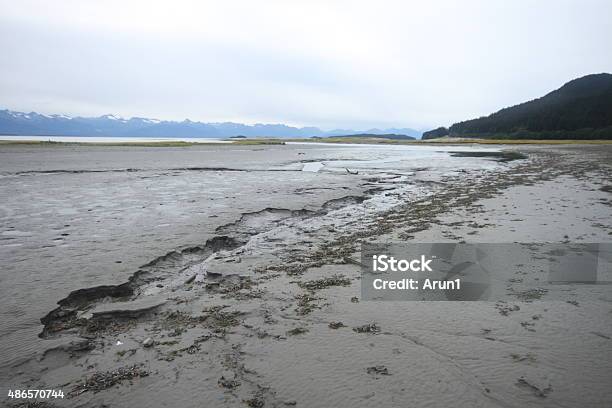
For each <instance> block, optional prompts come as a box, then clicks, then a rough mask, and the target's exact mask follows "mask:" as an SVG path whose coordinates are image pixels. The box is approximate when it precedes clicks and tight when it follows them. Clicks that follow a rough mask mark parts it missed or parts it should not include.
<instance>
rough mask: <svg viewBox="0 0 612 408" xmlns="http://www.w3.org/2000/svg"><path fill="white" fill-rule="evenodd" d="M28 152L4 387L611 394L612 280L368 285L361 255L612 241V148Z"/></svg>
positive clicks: (10, 223)
mask: <svg viewBox="0 0 612 408" xmlns="http://www.w3.org/2000/svg"><path fill="white" fill-rule="evenodd" d="M10 149H11V150H10V152H12V153H13V154H9V153H8V149H3V150H2V151H1V152H0V154H2V157H3V160H2V161H0V163H2V164H1V167H0V171H1V172H2V178H1V179H0V183H1V184H0V186H1V188H2V190H0V191H1V192H2V195H3V201H2V202H3V207H2V210H1V211H2V234H3V235H2V237H3V241H2V244H3V246H2V249H1V251H2V252H0V254H1V256H2V260H3V265H4V264H6V265H8V268H3V271H2V274H3V275H2V279H3V285H2V290H3V291H5V292H4V293H2V295H3V296H2V299H3V300H2V302H3V304H2V305H3V308H2V309H3V312H2V313H3V319H7V320H5V321H6V322H7V324H5V325H4V326H3V327H2V330H3V331H2V337H1V340H0V341H1V345H2V348H3V355H2V361H3V365H2V368H1V374H2V383H3V384H6V386H5V388H7V389H9V388H11V389H15V388H30V389H33V388H51V389H62V390H63V391H64V393H65V394H66V398H64V399H62V400H52V401H49V402H50V403H51V404H53V405H50V406H67V407H76V406H93V407H95V406H111V407H128V406H174V407H200V406H203V405H205V406H219V407H225V406H247V407H264V406H277V407H283V406H303V407H329V406H338V407H354V406H465V407H479V406H481V407H491V406H500V407H508V406H512V407H514V406H516V407H524V406H534V407H535V406H551V407H552V406H586V407H589V406H592V407H599V406H606V405H609V404H610V402H611V401H612V391H611V390H610V387H609V384H610V379H612V347H611V346H612V343H611V340H610V339H611V338H612V305H611V303H610V302H611V301H612V296H611V295H610V291H609V288H604V287H600V286H598V287H596V288H588V287H576V288H572V291H571V293H570V294H569V296H570V298H568V299H570V301H569V302H558V301H557V302H552V301H551V302H547V301H546V298H545V295H543V296H542V299H539V300H538V301H537V302H534V301H533V300H531V299H527V300H525V299H518V298H517V300H516V302H495V301H491V302H367V301H361V300H360V299H359V295H360V280H359V277H360V270H359V266H358V263H359V262H358V261H356V260H358V259H359V257H360V254H359V248H360V246H359V244H360V243H361V242H364V241H372V242H388V241H401V242H406V241H408V242H432V241H433V242H437V241H454V242H459V241H467V242H513V241H522V242H527V241H528V242H534V241H548V242H564V241H572V242H609V241H612V238H611V233H612V226H611V225H610V220H611V219H612V217H611V215H612V210H611V203H612V195H611V194H610V185H612V180H611V174H612V172H611V167H610V165H611V163H612V149H610V147H609V146H571V147H554V148H553V147H537V146H535V147H525V146H523V147H516V148H513V152H512V153H511V154H503V155H500V154H499V151H500V148H499V147H496V146H493V147H489V148H488V149H479V148H472V147H463V146H462V147H461V148H458V147H457V146H452V147H444V146H426V147H421V146H416V147H413V146H364V145H360V146H321V145H300V144H295V145H294V144H292V145H285V146H265V147H263V146H258V147H249V148H247V147H244V146H243V147H237V146H219V147H211V146H206V147H204V146H202V147H190V148H184V149H166V150H164V151H161V150H160V148H157V149H155V151H152V150H149V149H137V150H132V151H131V153H129V152H128V153H126V151H125V150H122V149H120V148H116V149H115V148H108V149H104V150H101V149H102V148H100V147H98V148H96V150H95V152H94V151H90V150H87V148H86V147H72V148H63V149H65V150H61V151H60V152H61V153H60V154H58V153H57V152H58V150H57V148H54V150H53V151H51V150H50V149H46V148H40V147H31V148H24V147H20V148H19V149H20V150H16V149H17V148H16V147H11V148H10ZM458 150H460V151H463V152H464V153H461V154H457V153H456V152H457V151H458ZM16 151H17V152H18V154H14V152H16ZM487 152H488V153H490V154H487ZM461 156H463V157H461ZM5 157H6V158H7V160H4V158H5ZM308 163H317V165H312V164H310V165H307V164H308ZM160 204H163V205H160ZM160 207H163V209H162V208H160ZM90 210H91V211H90ZM166 224H167V225H166ZM160 225H164V226H160ZM64 231H65V232H64ZM64 233H66V234H69V235H65V236H64V235H62V234H64ZM59 237H64V238H62V239H61V243H55V244H53V246H51V247H49V245H50V244H49V242H53V241H54V238H59ZM479 240H480V241H479ZM58 241H60V240H58ZM66 241H68V242H66ZM117 261H121V263H117ZM509 278H510V277H509ZM512 282H513V281H509V284H510V285H511V284H512ZM37 287H38V288H39V289H38V290H37V289H36V288H37ZM43 289H44V290H43ZM41 318H42V320H38V319H41ZM24 322H25V323H24ZM41 323H42V324H41ZM37 335H39V336H40V337H37Z"/></svg>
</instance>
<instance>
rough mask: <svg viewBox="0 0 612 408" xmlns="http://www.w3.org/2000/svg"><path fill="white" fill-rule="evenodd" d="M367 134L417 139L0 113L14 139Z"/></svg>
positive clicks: (409, 132)
mask: <svg viewBox="0 0 612 408" xmlns="http://www.w3.org/2000/svg"><path fill="white" fill-rule="evenodd" d="M359 133H368V134H390V133H393V134H401V135H406V136H412V137H420V136H421V132H419V131H417V130H414V129H409V128H400V129H398V128H391V129H368V130H366V131H363V130H359V131H357V130H347V129H336V130H332V131H322V130H321V129H319V128H316V127H302V128H297V127H292V126H287V125H282V124H255V125H244V124H241V123H233V122H222V123H204V122H193V121H191V120H189V119H186V120H184V121H182V122H175V121H165V120H157V119H148V118H130V119H124V118H121V117H118V116H114V115H104V116H100V117H95V118H84V117H70V116H65V115H42V114H40V113H36V112H30V113H24V112H15V111H10V110H0V134H3V135H16V136H110V137H113V136H124V137H210V138H225V137H231V136H247V137H312V136H318V137H326V136H339V135H351V134H359Z"/></svg>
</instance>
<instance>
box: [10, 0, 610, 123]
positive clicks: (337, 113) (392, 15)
mask: <svg viewBox="0 0 612 408" xmlns="http://www.w3.org/2000/svg"><path fill="white" fill-rule="evenodd" d="M611 17H612V1H608V0H582V1H579V0H554V1H549V0H538V1H527V0H513V1H512V0H507V1H501V0H462V1H435V0H430V1H425V0H423V1H386V0H377V1H363V2H362V1H358V0H353V1H341V0H327V1H319V0H308V1H299V0H293V1H288V0H283V1H275V0H266V1H252V0H246V1H232V0H223V1H203V0H200V1H182V0H173V1H163V2H160V1H152V0H148V1H136V0H134V1H129V0H123V1H115V0H105V1H102V0H100V1H90V0H74V1H72V0H54V1H52V2H50V1H31V0H20V1H14V0H10V1H9V0H0V56H1V57H0V109H4V108H7V109H12V110H18V111H26V112H30V111H36V112H39V113H46V114H68V115H73V116H76V115H80V116H99V115H103V114H108V113H112V114H117V115H120V116H123V117H132V116H138V117H150V118H158V119H165V120H183V119H186V118H189V119H191V120H197V121H204V122H223V121H234V122H241V123H247V124H253V123H285V124H289V125H294V126H318V127H320V128H322V129H326V130H329V129H333V128H345V129H368V128H372V127H378V128H388V127H411V128H415V129H419V130H427V129H430V128H433V127H437V126H448V125H451V124H452V123H454V122H457V121H460V120H466V119H471V118H474V117H479V116H483V115H487V114H489V113H492V112H494V111H496V110H499V109H500V108H502V107H505V106H509V105H513V104H517V103H521V102H524V101H526V100H530V99H534V98H537V97H540V96H542V95H544V94H546V93H547V92H550V91H551V90H553V89H556V88H558V87H560V86H561V85H563V84H564V83H565V82H567V81H569V80H571V79H574V78H577V77H580V76H583V75H586V74H590V73H599V72H612V47H611V46H610V39H611V38H612V24H611V23H610V20H611Z"/></svg>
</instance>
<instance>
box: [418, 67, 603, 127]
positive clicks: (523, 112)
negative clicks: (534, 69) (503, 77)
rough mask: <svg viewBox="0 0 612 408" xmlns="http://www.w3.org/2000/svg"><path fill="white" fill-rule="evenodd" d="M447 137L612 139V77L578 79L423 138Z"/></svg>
mask: <svg viewBox="0 0 612 408" xmlns="http://www.w3.org/2000/svg"><path fill="white" fill-rule="evenodd" d="M443 136H451V137H478V138H509V139H527V138H533V139H612V74H608V73H600V74H591V75H586V76H583V77H580V78H576V79H573V80H571V81H569V82H567V83H565V84H564V85H563V86H561V87H560V88H558V89H556V90H553V91H551V92H549V93H547V94H546V95H544V96H542V97H540V98H536V99H533V100H530V101H527V102H523V103H520V104H517V105H514V106H510V107H506V108H503V109H500V110H499V111H497V112H494V113H492V114H490V115H488V116H484V117H480V118H477V119H471V120H466V121H462V122H457V123H455V124H453V125H452V126H451V127H450V128H448V129H446V128H443V127H442V128H437V129H434V130H431V131H428V132H424V133H423V139H434V138H438V137H443Z"/></svg>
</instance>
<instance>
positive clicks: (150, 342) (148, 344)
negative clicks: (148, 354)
mask: <svg viewBox="0 0 612 408" xmlns="http://www.w3.org/2000/svg"><path fill="white" fill-rule="evenodd" d="M153 344H155V342H154V341H153V339H152V338H150V337H147V338H146V339H144V340H143V342H142V345H143V346H144V347H151V346H153Z"/></svg>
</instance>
